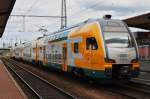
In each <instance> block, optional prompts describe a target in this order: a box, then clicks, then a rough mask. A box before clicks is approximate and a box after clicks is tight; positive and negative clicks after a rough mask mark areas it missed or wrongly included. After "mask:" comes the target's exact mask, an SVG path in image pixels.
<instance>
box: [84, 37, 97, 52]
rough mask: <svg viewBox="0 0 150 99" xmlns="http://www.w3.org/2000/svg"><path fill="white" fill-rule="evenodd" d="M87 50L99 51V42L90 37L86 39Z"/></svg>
mask: <svg viewBox="0 0 150 99" xmlns="http://www.w3.org/2000/svg"><path fill="white" fill-rule="evenodd" d="M86 49H87V50H97V49H98V46H97V42H96V39H95V38H94V37H90V38H87V39H86Z"/></svg>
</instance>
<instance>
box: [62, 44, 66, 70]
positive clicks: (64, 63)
mask: <svg viewBox="0 0 150 99" xmlns="http://www.w3.org/2000/svg"><path fill="white" fill-rule="evenodd" d="M62 55H63V59H62V60H63V61H62V70H63V71H67V45H66V43H64V44H63V51H62Z"/></svg>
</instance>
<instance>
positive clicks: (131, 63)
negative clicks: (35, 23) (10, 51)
mask: <svg viewBox="0 0 150 99" xmlns="http://www.w3.org/2000/svg"><path fill="white" fill-rule="evenodd" d="M14 53H15V58H17V59H22V60H25V61H28V62H32V63H33V64H40V65H43V66H47V67H53V68H57V69H60V70H62V71H64V72H72V73H75V74H79V75H85V76H88V77H92V78H100V79H130V78H133V77H137V76H138V75H139V61H138V49H137V44H136V41H135V39H134V36H133V34H132V33H131V32H130V30H129V28H128V26H127V25H126V24H125V23H124V22H123V21H121V20H116V19H107V18H105V19H96V20H88V21H85V22H83V23H81V24H78V25H75V26H72V27H70V28H66V29H63V30H60V31H58V32H55V33H52V34H50V35H47V36H44V37H41V38H38V39H37V40H35V41H33V42H29V43H25V44H21V45H19V46H16V48H15V49H14Z"/></svg>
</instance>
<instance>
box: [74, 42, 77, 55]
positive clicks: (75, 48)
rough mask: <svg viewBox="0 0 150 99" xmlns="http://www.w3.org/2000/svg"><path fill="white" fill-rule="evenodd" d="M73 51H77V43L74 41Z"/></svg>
mask: <svg viewBox="0 0 150 99" xmlns="http://www.w3.org/2000/svg"><path fill="white" fill-rule="evenodd" d="M74 53H78V43H74Z"/></svg>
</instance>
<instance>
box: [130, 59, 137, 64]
mask: <svg viewBox="0 0 150 99" xmlns="http://www.w3.org/2000/svg"><path fill="white" fill-rule="evenodd" d="M138 61H139V60H138V59H133V60H131V63H137V62H138Z"/></svg>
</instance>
